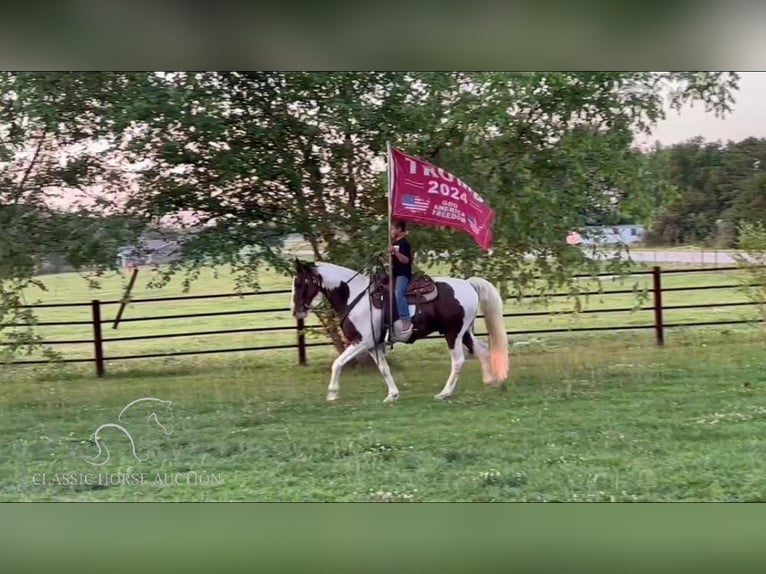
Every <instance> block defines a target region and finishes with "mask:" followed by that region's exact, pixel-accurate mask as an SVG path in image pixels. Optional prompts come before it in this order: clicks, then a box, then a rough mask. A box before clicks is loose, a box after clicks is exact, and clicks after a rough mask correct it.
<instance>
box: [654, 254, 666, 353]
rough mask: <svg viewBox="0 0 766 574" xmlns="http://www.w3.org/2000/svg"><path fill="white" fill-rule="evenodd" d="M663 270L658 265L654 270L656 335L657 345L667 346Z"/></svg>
mask: <svg viewBox="0 0 766 574" xmlns="http://www.w3.org/2000/svg"><path fill="white" fill-rule="evenodd" d="M661 277H662V270H661V269H660V267H659V266H658V265H655V266H654V267H653V268H652V280H653V281H652V283H653V284H654V285H653V291H654V333H655V336H656V338H657V344H658V345H660V346H662V345H664V344H665V327H664V325H663V323H662V278H661Z"/></svg>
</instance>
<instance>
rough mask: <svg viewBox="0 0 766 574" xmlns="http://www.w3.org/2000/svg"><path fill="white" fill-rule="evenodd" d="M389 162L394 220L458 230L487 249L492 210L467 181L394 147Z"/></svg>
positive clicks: (490, 238)
mask: <svg viewBox="0 0 766 574" xmlns="http://www.w3.org/2000/svg"><path fill="white" fill-rule="evenodd" d="M388 161H389V186H390V187H389V189H390V194H391V197H390V201H391V210H392V214H391V215H392V217H393V218H394V219H403V220H408V221H415V222H417V223H425V224H428V225H439V226H446V227H453V228H456V229H461V230H463V231H465V232H466V233H468V234H469V235H470V236H471V237H473V239H474V241H476V243H477V244H478V245H479V247H481V248H482V249H483V250H485V251H486V250H487V249H489V246H490V244H491V243H492V222H493V221H494V217H495V213H494V211H492V209H490V207H489V206H488V205H487V204H486V203H485V202H484V200H483V199H482V198H481V197H480V196H479V194H477V193H476V192H475V191H474V190H473V189H471V188H470V186H469V185H468V184H466V183H464V182H463V181H461V180H460V179H459V178H458V177H456V176H454V175H453V174H451V173H449V172H448V171H445V170H443V169H442V168H440V167H436V166H434V165H431V164H430V163H428V162H426V161H423V160H422V159H419V158H416V157H413V156H410V155H407V154H406V153H404V152H402V151H400V150H398V149H396V148H393V147H392V148H390V154H389V158H388Z"/></svg>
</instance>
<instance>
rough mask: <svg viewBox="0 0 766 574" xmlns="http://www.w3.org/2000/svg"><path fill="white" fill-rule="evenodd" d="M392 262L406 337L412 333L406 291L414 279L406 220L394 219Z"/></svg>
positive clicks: (403, 335) (396, 292)
mask: <svg viewBox="0 0 766 574" xmlns="http://www.w3.org/2000/svg"><path fill="white" fill-rule="evenodd" d="M391 238H392V239H393V242H392V243H391V262H392V271H393V276H394V293H395V294H396V308H397V310H398V311H399V318H400V319H401V321H402V326H401V334H402V337H403V338H404V339H407V338H409V336H410V335H411V334H412V320H411V319H410V308H409V305H408V304H407V296H406V295H405V292H406V290H407V286H408V285H409V283H410V280H411V279H412V249H411V247H410V243H409V241H407V229H406V224H405V222H404V221H394V222H393V223H392V225H391Z"/></svg>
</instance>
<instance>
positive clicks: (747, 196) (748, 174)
mask: <svg viewBox="0 0 766 574" xmlns="http://www.w3.org/2000/svg"><path fill="white" fill-rule="evenodd" d="M648 161H650V162H653V163H655V164H656V165H658V166H660V168H659V169H658V170H657V178H656V179H657V181H658V182H661V183H662V184H663V185H666V186H670V187H672V188H673V189H674V190H676V193H675V194H674V195H673V197H672V198H667V199H666V201H665V202H664V203H663V205H662V208H661V209H660V210H659V211H658V212H657V214H656V217H655V219H654V221H653V224H652V237H651V239H652V240H653V241H654V242H655V243H659V244H665V245H669V244H670V245H672V244H689V243H696V244H703V245H709V246H714V247H719V248H728V247H736V246H737V240H738V234H739V230H740V229H742V224H743V223H754V222H758V221H764V220H766V139H757V138H747V139H744V140H742V141H739V142H733V141H729V142H727V143H725V144H723V143H721V142H705V141H704V140H703V139H702V138H694V139H692V140H689V141H687V142H683V143H681V144H677V145H674V146H669V147H665V148H662V147H657V148H655V149H654V150H653V151H652V153H651V154H649V156H648Z"/></svg>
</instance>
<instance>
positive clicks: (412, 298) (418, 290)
mask: <svg viewBox="0 0 766 574" xmlns="http://www.w3.org/2000/svg"><path fill="white" fill-rule="evenodd" d="M404 293H405V295H406V296H407V302H408V303H409V304H410V305H416V306H417V305H419V304H421V303H428V302H430V301H433V300H434V299H436V296H437V295H438V291H437V289H436V283H435V282H434V280H433V279H431V277H429V276H428V275H427V274H426V273H415V274H413V275H412V279H411V280H410V282H409V285H407V289H406V291H405V292H404ZM387 296H388V274H385V273H384V274H381V275H379V276H378V278H377V280H376V286H375V289H374V290H373V297H372V304H373V306H374V307H375V308H376V309H382V308H383V306H384V304H385V303H386V302H387Z"/></svg>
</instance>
